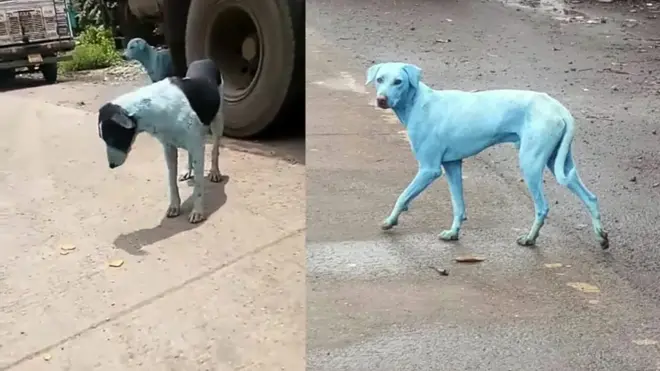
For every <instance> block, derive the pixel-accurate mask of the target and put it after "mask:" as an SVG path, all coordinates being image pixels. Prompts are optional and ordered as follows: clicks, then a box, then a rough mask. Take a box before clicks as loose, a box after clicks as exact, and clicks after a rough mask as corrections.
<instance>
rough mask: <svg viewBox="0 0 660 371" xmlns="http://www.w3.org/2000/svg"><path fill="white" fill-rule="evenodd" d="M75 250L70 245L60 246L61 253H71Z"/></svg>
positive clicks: (73, 246)
mask: <svg viewBox="0 0 660 371" xmlns="http://www.w3.org/2000/svg"><path fill="white" fill-rule="evenodd" d="M75 249H76V246H75V245H71V244H66V245H62V246H60V250H62V251H73V250H75Z"/></svg>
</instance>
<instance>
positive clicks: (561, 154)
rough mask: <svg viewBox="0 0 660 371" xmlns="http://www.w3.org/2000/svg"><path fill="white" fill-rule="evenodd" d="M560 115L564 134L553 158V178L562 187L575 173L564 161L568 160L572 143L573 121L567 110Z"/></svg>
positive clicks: (572, 167) (573, 168)
mask: <svg viewBox="0 0 660 371" xmlns="http://www.w3.org/2000/svg"><path fill="white" fill-rule="evenodd" d="M564 111H565V112H564V113H563V114H562V121H564V125H565V127H564V134H563V135H562V137H561V140H560V141H559V145H558V146H557V156H555V163H554V169H555V178H556V179H557V182H558V183H559V184H561V185H563V186H565V185H566V184H568V181H569V179H570V178H571V177H572V176H573V173H574V172H575V167H574V166H570V167H569V166H566V165H567V163H566V160H569V161H570V159H569V158H568V156H570V151H571V143H572V142H573V135H574V134H575V119H574V118H573V116H572V115H571V113H570V112H568V110H564Z"/></svg>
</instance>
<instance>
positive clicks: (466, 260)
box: [454, 256, 486, 263]
mask: <svg viewBox="0 0 660 371" xmlns="http://www.w3.org/2000/svg"><path fill="white" fill-rule="evenodd" d="M454 260H455V261H456V262H458V263H479V262H482V261H484V260H486V258H482V257H481V256H459V257H456V258H455V259H454Z"/></svg>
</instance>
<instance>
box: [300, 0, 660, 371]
mask: <svg viewBox="0 0 660 371" xmlns="http://www.w3.org/2000/svg"><path fill="white" fill-rule="evenodd" d="M528 3H529V2H528ZM509 5H510V4H509ZM555 7H557V11H556V12H553V11H552V8H553V6H552V5H551V6H548V7H547V8H548V9H549V10H550V12H542V11H530V10H529V9H525V8H518V7H515V6H508V5H506V6H505V5H503V4H501V3H499V2H488V1H467V0H464V1H460V2H458V1H420V0H417V1H412V0H397V1H389V0H388V1H357V0H327V1H321V0H313V1H308V2H307V27H308V29H307V35H308V41H307V49H308V50H307V55H308V57H307V70H308V88H307V97H308V99H307V228H308V230H307V251H308V258H307V270H308V277H307V284H308V285H307V316H308V321H307V334H308V338H307V357H308V358H307V362H308V363H307V367H308V368H307V369H308V370H313V371H326V370H327V371H331V370H332V371H338V370H355V371H358V370H360V371H362V370H567V371H568V370H635V371H639V370H644V371H646V370H660V347H659V346H658V343H659V342H660V289H659V286H658V282H660V252H659V251H660V250H658V249H657V247H656V246H657V245H656V241H657V240H658V237H659V236H660V227H659V226H658V224H657V221H658V219H659V218H660V209H659V208H658V207H657V206H656V205H658V204H659V202H658V201H660V187H658V183H660V171H659V170H658V165H659V164H660V163H659V162H658V160H657V159H658V158H660V153H659V152H660V151H659V148H660V147H659V146H658V140H659V138H660V137H658V136H657V135H656V129H659V128H658V123H657V109H658V101H660V95H659V94H660V92H658V90H659V89H660V83H659V81H658V80H657V78H658V71H659V70H660V53H659V50H658V48H659V47H660V45H658V43H657V41H654V40H657V39H652V36H653V35H654V33H653V32H654V31H655V28H654V27H657V25H656V24H655V23H654V22H657V21H655V20H653V19H651V18H652V17H647V15H648V14H647V13H643V12H639V13H632V12H628V10H627V9H623V10H621V11H618V10H616V9H610V10H607V9H605V10H603V9H602V8H592V9H588V8H585V9H584V10H583V11H584V12H585V14H580V13H575V12H571V11H570V10H567V12H564V11H563V9H561V7H559V6H558V5H555ZM566 13H568V15H566ZM575 16H577V17H578V18H573V19H572V20H571V19H568V18H570V17H575ZM596 16H605V17H607V18H606V20H605V21H604V22H603V21H600V19H598V18H594V17H596ZM579 17H584V18H583V19H581V18H579ZM631 18H635V22H633V21H629V19H631ZM589 19H593V21H592V23H586V21H587V20H589ZM658 29H660V28H658ZM655 35H657V32H655ZM392 60H398V61H401V60H402V61H409V62H413V63H416V64H418V65H420V66H421V67H422V68H423V70H424V72H423V79H424V81H426V82H427V83H429V84H430V85H431V86H434V87H437V88H460V89H465V90H470V89H488V88H504V87H506V88H529V89H534V90H540V91H545V92H548V93H549V94H551V95H553V96H555V97H557V98H558V99H559V100H561V101H562V102H564V103H565V104H566V105H567V106H568V107H569V108H570V109H571V110H572V111H573V113H574V115H575V116H576V118H577V120H578V125H579V127H578V133H577V137H576V140H575V143H574V151H575V153H576V157H577V163H578V168H579V169H580V172H581V176H582V178H583V180H584V182H585V183H586V184H587V186H588V187H589V188H590V189H591V190H592V191H593V192H594V193H596V194H597V195H598V197H599V199H600V202H601V208H602V213H603V217H604V224H605V226H606V229H607V230H608V231H609V233H610V242H611V248H610V250H608V251H605V252H604V251H602V250H601V249H600V248H599V247H598V245H597V244H596V243H595V241H594V239H593V236H592V234H591V233H592V232H591V229H590V226H589V218H588V216H587V213H586V211H585V210H584V209H583V208H582V205H581V204H580V203H579V201H578V200H577V199H575V198H574V196H573V195H572V194H570V193H569V192H568V191H567V190H565V189H562V188H561V187H559V186H558V185H556V184H555V182H554V180H552V179H551V178H550V176H549V175H547V176H546V179H547V183H546V194H547V196H548V198H549V200H551V210H550V215H549V219H548V221H547V223H546V226H545V227H544V228H543V230H542V232H541V237H540V238H539V240H538V247H537V248H534V249H529V248H522V247H519V246H517V245H516V244H515V239H516V237H517V236H518V235H519V234H521V233H522V232H523V231H526V230H527V228H528V227H529V225H530V223H531V222H532V219H533V206H532V202H531V200H530V198H529V196H528V195H527V191H526V188H525V186H524V184H522V183H521V182H520V176H519V172H518V169H517V161H516V158H517V157H516V155H515V151H514V150H513V148H512V147H510V146H501V147H498V148H495V149H489V150H487V151H485V152H483V153H482V154H480V155H479V156H477V157H476V158H473V159H470V160H468V161H467V162H466V164H465V171H464V172H465V174H464V175H465V181H464V183H465V192H466V202H467V213H468V217H469V220H468V221H467V222H466V223H465V224H464V227H463V229H462V236H461V240H460V241H459V242H457V243H444V242H441V241H438V239H437V233H438V232H439V231H441V230H442V229H445V228H446V227H448V226H449V225H450V223H451V205H450V201H449V195H448V191H447V189H446V183H445V182H444V181H443V180H440V181H438V182H437V183H436V184H435V185H434V186H432V187H431V189H429V190H428V191H427V192H426V193H424V194H423V195H422V196H421V197H420V198H419V199H417V201H416V202H415V203H414V204H413V205H412V207H411V210H410V212H409V213H407V214H404V216H403V217H402V219H401V220H400V225H399V226H398V227H396V228H395V230H394V231H393V232H391V233H384V232H381V231H380V230H379V228H378V225H379V223H380V222H381V221H382V219H383V218H384V217H385V216H387V214H388V213H389V211H390V208H391V206H392V204H393V203H394V201H395V199H396V197H397V196H398V194H399V193H400V192H401V190H402V189H403V188H404V187H405V186H406V185H407V184H408V182H409V181H410V179H411V178H412V176H413V175H414V173H415V171H416V168H415V165H416V164H415V161H414V159H413V158H412V155H411V154H410V150H409V148H408V144H407V143H406V139H405V136H404V135H403V133H402V132H401V131H402V130H403V128H402V127H401V126H400V125H398V124H397V122H396V119H394V118H393V116H392V115H391V113H389V112H387V111H378V110H376V109H375V108H374V107H373V103H372V100H373V91H372V89H371V88H369V87H364V86H363V82H364V76H365V69H366V68H367V67H368V66H369V65H371V64H372V63H374V62H380V61H392ZM467 253H472V254H478V255H480V256H483V257H484V258H486V260H485V261H484V262H482V263H479V264H475V265H459V264H457V263H453V258H454V257H456V256H458V255H463V254H467ZM430 267H436V268H439V269H448V270H449V276H441V275H439V274H438V273H437V272H436V271H435V270H433V269H432V268H430ZM581 284H589V285H591V286H593V287H597V288H598V289H597V291H598V292H584V291H581V290H579V289H577V288H575V287H576V286H580V285H581ZM582 287H584V285H583V286H582ZM587 291H589V290H587Z"/></svg>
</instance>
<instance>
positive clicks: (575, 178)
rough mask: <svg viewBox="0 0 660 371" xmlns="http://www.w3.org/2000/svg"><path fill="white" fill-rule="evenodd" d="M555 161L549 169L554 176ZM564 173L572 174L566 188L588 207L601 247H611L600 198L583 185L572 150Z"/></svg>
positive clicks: (552, 161)
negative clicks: (601, 215)
mask: <svg viewBox="0 0 660 371" xmlns="http://www.w3.org/2000/svg"><path fill="white" fill-rule="evenodd" d="M554 160H555V159H554V156H553V158H551V159H550V160H548V168H550V170H551V171H552V173H553V175H554V166H555V164H554V162H555V161H554ZM564 173H565V174H571V175H570V176H569V178H568V184H566V188H568V189H569V190H570V191H571V192H572V193H573V194H575V195H576V196H577V197H578V198H579V199H580V201H582V203H583V204H584V206H586V208H587V210H588V211H589V215H591V223H592V225H593V229H594V233H595V234H596V239H597V240H598V243H599V244H600V247H602V248H603V249H607V248H608V247H609V246H610V243H609V238H608V235H607V232H606V231H605V230H604V229H603V225H602V223H601V221H600V207H599V205H598V198H597V197H596V195H594V194H593V193H591V191H589V189H587V187H586V186H585V185H584V183H582V180H581V179H580V176H579V175H578V173H577V169H575V163H574V161H573V156H572V153H571V151H570V150H569V151H568V154H567V155H566V163H565V164H564Z"/></svg>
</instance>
